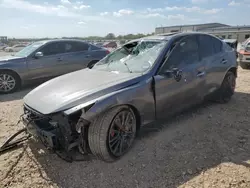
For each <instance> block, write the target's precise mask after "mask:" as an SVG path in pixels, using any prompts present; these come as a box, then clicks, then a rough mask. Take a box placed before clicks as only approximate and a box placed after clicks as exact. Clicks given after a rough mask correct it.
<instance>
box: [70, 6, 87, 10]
mask: <svg viewBox="0 0 250 188" xmlns="http://www.w3.org/2000/svg"><path fill="white" fill-rule="evenodd" d="M73 8H74V9H75V10H82V9H87V8H90V5H80V6H73Z"/></svg>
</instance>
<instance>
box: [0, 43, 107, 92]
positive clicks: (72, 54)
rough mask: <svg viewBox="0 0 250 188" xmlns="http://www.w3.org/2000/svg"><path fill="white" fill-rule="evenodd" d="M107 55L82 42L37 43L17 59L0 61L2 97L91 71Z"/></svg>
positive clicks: (101, 50)
mask: <svg viewBox="0 0 250 188" xmlns="http://www.w3.org/2000/svg"><path fill="white" fill-rule="evenodd" d="M108 53H109V51H108V50H106V49H103V48H101V47H97V46H95V45H92V44H88V43H86V42H83V41H81V40H69V39H68V40H61V39H59V40H46V41H39V42H35V43H33V44H30V45H29V46H27V47H25V48H24V49H23V50H21V51H19V52H18V53H16V54H15V55H12V56H5V57H0V93H11V92H14V91H16V90H17V89H19V88H20V87H21V86H22V85H24V84H27V83H30V82H31V81H35V80H40V79H45V78H46V79H47V78H51V77H55V76H59V75H62V74H66V73H69V72H73V71H76V70H80V69H83V68H86V67H92V66H93V65H94V64H95V63H96V62H98V61H99V60H100V59H102V58H103V57H105V56H106V55H107V54H108Z"/></svg>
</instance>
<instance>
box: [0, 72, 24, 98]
mask: <svg viewBox="0 0 250 188" xmlns="http://www.w3.org/2000/svg"><path fill="white" fill-rule="evenodd" d="M20 86H21V80H20V78H19V76H18V75H17V74H16V73H14V72H12V71H0V93H3V94H7V93H13V92H14V91H16V90H17V89H19V88H20Z"/></svg>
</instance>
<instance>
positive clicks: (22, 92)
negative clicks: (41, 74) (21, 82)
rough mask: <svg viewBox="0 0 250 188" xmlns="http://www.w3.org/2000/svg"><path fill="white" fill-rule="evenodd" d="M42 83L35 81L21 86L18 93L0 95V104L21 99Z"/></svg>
mask: <svg viewBox="0 0 250 188" xmlns="http://www.w3.org/2000/svg"><path fill="white" fill-rule="evenodd" d="M43 82H44V81H37V82H35V83H31V84H28V85H25V86H23V88H21V89H20V90H19V91H16V92H14V93H10V94H0V102H8V101H14V100H20V99H22V98H23V97H24V96H25V95H26V94H28V93H29V92H30V91H31V90H32V89H34V88H36V87H37V86H39V85H40V84H42V83H43Z"/></svg>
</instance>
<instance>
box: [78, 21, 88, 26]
mask: <svg viewBox="0 0 250 188" xmlns="http://www.w3.org/2000/svg"><path fill="white" fill-rule="evenodd" d="M77 24H79V25H84V24H86V22H83V21H80V22H77Z"/></svg>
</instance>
